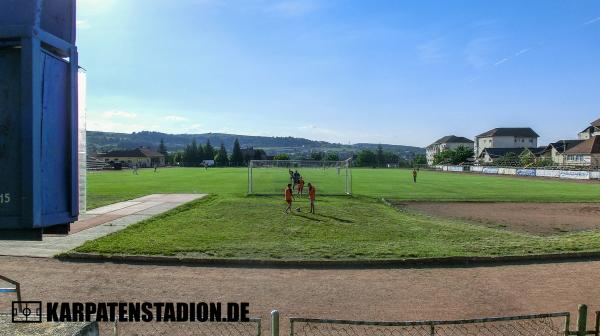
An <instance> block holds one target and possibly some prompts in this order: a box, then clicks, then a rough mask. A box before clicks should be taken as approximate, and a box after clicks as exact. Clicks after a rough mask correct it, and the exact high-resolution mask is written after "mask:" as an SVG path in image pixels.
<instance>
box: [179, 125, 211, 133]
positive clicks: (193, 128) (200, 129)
mask: <svg viewBox="0 0 600 336" xmlns="http://www.w3.org/2000/svg"><path fill="white" fill-rule="evenodd" d="M207 132H208V130H206V128H204V125H202V124H192V125H189V126H186V127H182V128H181V131H176V132H175V133H207Z"/></svg>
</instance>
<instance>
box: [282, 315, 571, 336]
mask: <svg viewBox="0 0 600 336" xmlns="http://www.w3.org/2000/svg"><path fill="white" fill-rule="evenodd" d="M569 322H570V317H569V313H552V314H538V315H524V316H510V317H493V318H482V319H471V320H452V321H405V322H375V321H348V320H324V319H305V318H290V336H314V335H340V336H362V335H381V336H436V335H440V336H471V335H473V336H500V335H502V336H504V335H512V336H519V335H522V336H533V335H545V336H551V335H556V336H565V335H568V326H569Z"/></svg>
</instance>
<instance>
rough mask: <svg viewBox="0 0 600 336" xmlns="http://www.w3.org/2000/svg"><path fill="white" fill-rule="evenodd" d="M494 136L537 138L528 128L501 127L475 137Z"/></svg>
mask: <svg viewBox="0 0 600 336" xmlns="http://www.w3.org/2000/svg"><path fill="white" fill-rule="evenodd" d="M494 136H516V137H533V138H538V137H539V135H538V134H537V133H535V131H534V130H532V129H531V128H530V127H501V128H494V129H492V130H489V131H487V132H484V133H481V134H479V135H478V136H477V137H480V138H486V137H494Z"/></svg>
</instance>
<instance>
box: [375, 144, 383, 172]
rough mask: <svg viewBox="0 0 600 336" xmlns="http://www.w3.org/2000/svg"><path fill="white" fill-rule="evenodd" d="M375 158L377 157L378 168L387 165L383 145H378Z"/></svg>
mask: <svg viewBox="0 0 600 336" xmlns="http://www.w3.org/2000/svg"><path fill="white" fill-rule="evenodd" d="M375 156H376V157H377V167H383V165H384V163H385V153H384V152H383V146H382V145H381V144H379V145H377V151H375Z"/></svg>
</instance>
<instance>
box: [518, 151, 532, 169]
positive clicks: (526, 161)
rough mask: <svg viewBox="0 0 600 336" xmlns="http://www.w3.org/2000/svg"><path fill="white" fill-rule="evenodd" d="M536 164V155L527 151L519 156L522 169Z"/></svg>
mask: <svg viewBox="0 0 600 336" xmlns="http://www.w3.org/2000/svg"><path fill="white" fill-rule="evenodd" d="M534 163H535V155H533V153H532V152H531V151H530V150H528V149H526V150H524V151H523V152H521V154H519V165H520V166H522V167H529V166H531V165H533V164H534Z"/></svg>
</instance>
